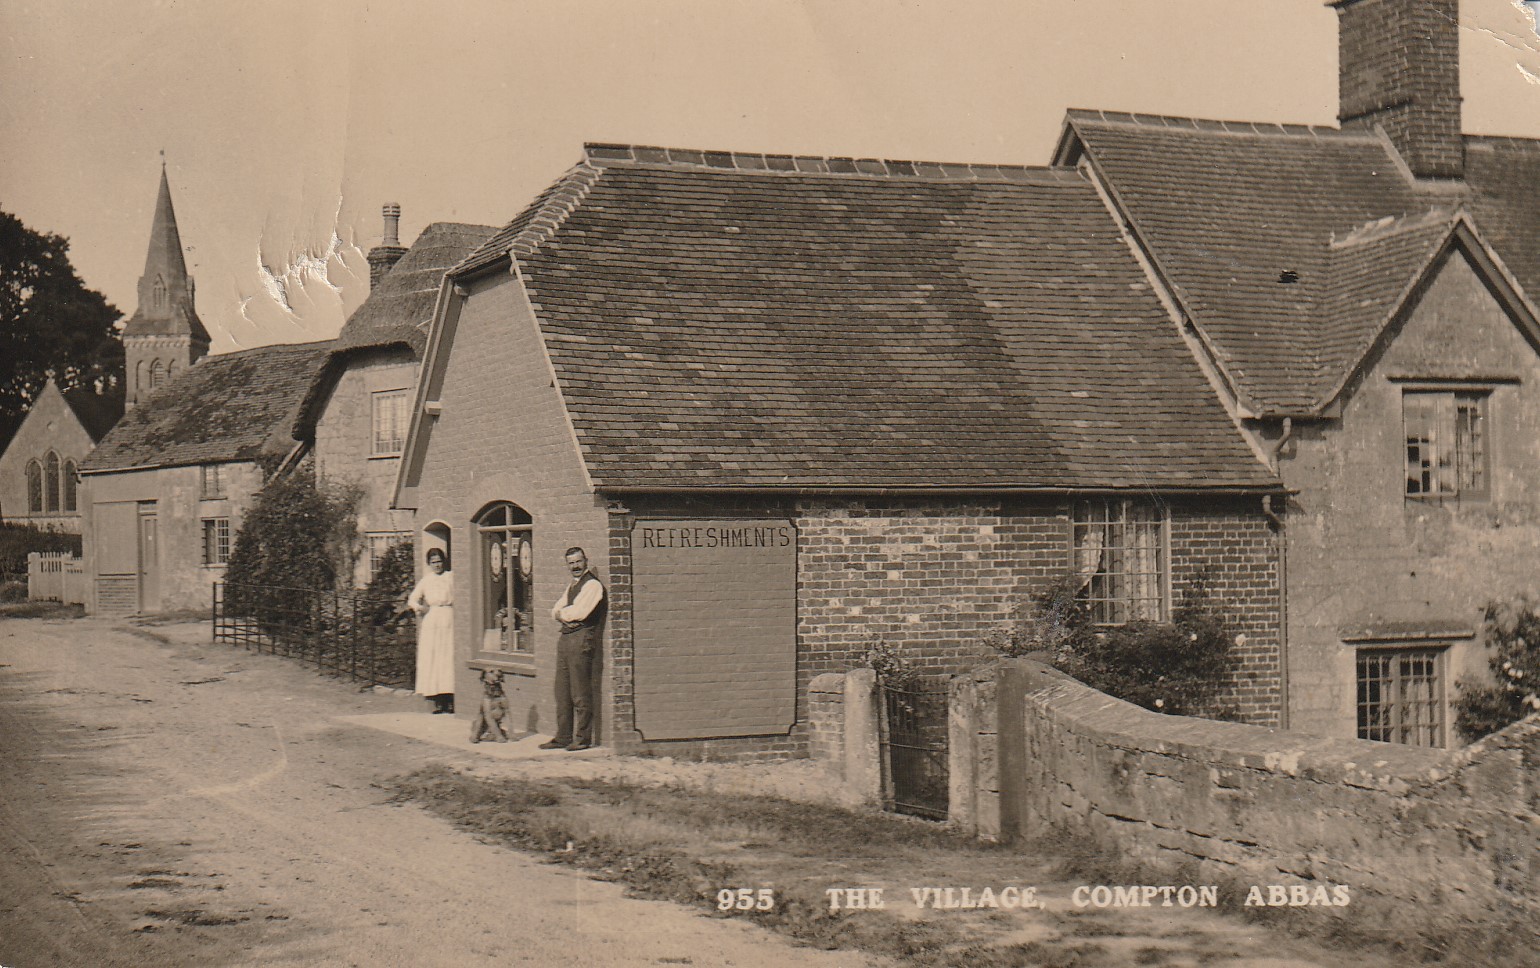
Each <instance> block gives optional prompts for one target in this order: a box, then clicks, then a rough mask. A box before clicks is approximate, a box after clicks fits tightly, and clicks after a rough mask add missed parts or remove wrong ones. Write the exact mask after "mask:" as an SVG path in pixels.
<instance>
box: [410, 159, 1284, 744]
mask: <svg viewBox="0 0 1540 968" xmlns="http://www.w3.org/2000/svg"><path fill="white" fill-rule="evenodd" d="M1264 456H1265V455H1264V454H1263V452H1262V451H1260V450H1258V449H1256V448H1254V447H1250V446H1248V445H1247V441H1246V438H1245V436H1244V435H1243V434H1242V433H1241V432H1240V431H1239V430H1238V428H1237V425H1236V422H1235V421H1234V420H1233V419H1232V418H1231V417H1230V416H1229V415H1227V414H1226V413H1225V410H1224V408H1223V406H1222V405H1221V403H1220V402H1219V400H1218V398H1217V396H1216V393H1215V388H1214V386H1213V385H1212V384H1211V374H1206V373H1205V372H1204V370H1203V368H1202V367H1201V366H1200V365H1199V363H1198V362H1197V361H1196V360H1195V358H1194V356H1193V353H1192V351H1191V350H1190V348H1189V347H1188V346H1187V345H1186V342H1185V338H1184V335H1183V334H1182V333H1181V332H1180V331H1179V329H1178V328H1177V327H1176V326H1175V325H1174V324H1173V321H1172V319H1171V317H1170V315H1169V313H1168V311H1167V309H1166V307H1165V306H1164V305H1163V304H1162V301H1161V298H1160V296H1159V293H1158V292H1157V290H1156V289H1155V288H1154V287H1153V286H1152V285H1151V284H1150V282H1149V280H1148V279H1147V277H1146V276H1145V274H1144V271H1143V269H1142V267H1141V265H1140V263H1139V261H1138V259H1137V258H1136V257H1135V254H1134V252H1133V251H1132V250H1131V249H1130V247H1129V245H1128V242H1127V240H1126V238H1125V237H1124V236H1123V234H1122V232H1121V231H1120V227H1119V224H1118V222H1117V221H1116V220H1115V219H1114V218H1113V217H1112V215H1111V214H1110V213H1109V211H1108V209H1107V207H1106V205H1105V204H1104V203H1103V201H1102V199H1101V198H1100V197H1099V195H1098V192H1097V187H1096V185H1095V184H1094V182H1093V181H1092V180H1091V177H1090V176H1089V174H1088V173H1086V172H1081V171H1076V170H1074V169H1068V168H1061V169H1045V168H1023V167H995V166H990V167H982V166H969V165H938V164H927V163H909V162H883V161H873V160H864V159H863V160H852V159H841V158H829V159H825V158H803V157H795V158H794V157H790V156H773V155H772V156H766V155H746V154H733V153H726V152H722V153H718V152H700V151H680V150H666V149H654V148H632V147H624V146H600V145H592V146H589V147H588V149H587V150H586V152H585V155H584V158H583V160H582V161H581V162H580V163H579V164H578V165H577V166H576V167H574V168H573V169H572V170H571V171H570V172H568V173H567V175H565V176H564V177H563V178H562V179H560V180H559V181H558V182H557V183H556V184H555V185H553V186H552V187H551V188H550V189H549V190H548V191H547V192H546V193H544V194H543V195H542V196H541V197H540V198H538V199H536V200H535V202H534V203H533V204H532V205H531V206H530V207H529V208H528V209H527V210H526V211H525V212H523V213H522V214H520V215H519V216H518V217H517V218H516V219H514V220H513V221H512V222H511V223H510V224H509V225H507V226H506V227H504V228H503V229H502V230H501V231H499V232H498V233H497V234H496V235H495V236H494V237H492V238H491V239H490V240H489V241H488V242H487V243H486V244H485V245H483V246H481V247H480V248H479V249H478V250H477V251H476V252H475V253H473V254H472V255H471V256H470V257H469V258H468V259H467V260H465V261H464V262H462V263H461V264H460V265H459V266H457V267H456V268H455V269H453V270H452V271H451V272H450V273H449V274H448V276H447V277H446V280H445V284H444V292H443V296H442V297H441V300H440V303H439V307H438V310H437V313H436V315H435V319H434V324H433V327H432V330H431V333H430V338H429V346H428V350H427V355H426V357H425V359H424V364H423V369H422V373H421V378H420V380H419V382H418V386H417V390H416V397H415V400H414V404H413V410H412V427H411V432H410V435H409V437H408V441H407V445H406V450H405V452H404V455H403V460H402V466H401V476H400V480H399V484H398V489H397V504H398V505H399V506H400V507H402V508H410V509H413V510H415V512H416V520H417V527H418V535H419V541H420V543H421V544H422V545H429V546H434V545H436V546H441V547H447V548H448V549H449V550H450V552H451V554H452V555H453V568H452V570H453V573H454V575H455V578H456V636H457V660H458V661H457V666H458V672H457V676H458V680H457V684H458V687H459V688H458V691H459V692H461V693H462V694H474V689H475V686H474V680H473V677H474V675H475V670H476V669H478V668H481V667H485V666H495V667H498V668H501V669H503V670H504V671H505V672H506V673H509V677H508V679H507V680H506V682H507V683H508V693H509V697H510V704H511V705H512V706H513V708H514V716H515V719H516V721H518V722H519V723H520V725H523V726H526V727H528V728H533V729H542V730H549V729H550V728H551V723H552V720H553V709H552V699H551V695H550V694H551V674H552V671H553V667H554V651H555V639H556V629H555V627H554V623H553V622H552V621H551V620H550V618H549V613H548V610H549V608H550V606H551V604H552V602H554V601H555V600H556V598H557V596H558V595H560V594H561V593H562V592H563V591H564V589H565V586H566V581H567V578H566V572H565V569H564V567H563V565H562V556H563V552H564V551H565V550H566V549H567V548H568V547H569V546H572V545H578V546H582V547H584V548H586V549H587V550H588V552H589V556H590V558H591V560H593V562H594V563H595V565H596V570H597V571H598V572H599V574H600V575H601V577H603V578H604V579H605V581H606V582H607V584H608V586H609V599H610V611H609V619H608V625H607V630H606V636H605V640H606V645H605V648H604V651H603V656H602V666H603V668H602V672H601V673H600V675H599V676H598V679H599V680H600V684H599V688H600V692H601V693H602V694H601V695H600V696H599V697H598V699H599V702H598V706H597V708H598V709H599V713H600V715H599V718H600V723H601V735H602V736H603V739H604V742H606V743H607V744H610V745H614V746H617V747H620V748H623V749H640V748H647V749H652V750H657V751H660V752H674V753H689V754H697V755H719V754H721V755H728V754H734V755H741V754H748V753H760V752H770V753H777V754H779V753H787V752H796V751H800V750H802V749H804V748H805V746H806V718H807V717H806V710H805V708H804V704H805V701H806V687H807V685H808V683H809V681H810V680H811V678H812V677H813V676H814V675H816V674H818V673H821V672H825V671H832V670H840V669H845V668H849V667H850V666H852V665H854V664H855V663H857V662H858V661H859V658H860V656H861V655H862V653H863V652H864V651H865V650H866V649H867V648H868V647H869V646H870V645H871V644H872V643H873V642H874V640H878V639H880V640H884V641H886V642H888V643H890V644H892V645H895V646H898V647H900V648H902V649H903V650H905V651H906V652H907V653H909V654H910V655H912V656H914V657H915V658H916V659H917V660H918V661H920V662H921V663H922V664H923V665H924V666H925V667H927V668H929V669H930V670H933V671H955V670H958V669H961V668H964V667H966V666H968V665H971V664H972V663H974V662H975V661H977V660H978V659H979V658H980V657H981V656H982V654H983V647H982V646H981V644H980V639H981V636H982V634H983V632H984V631H985V630H986V629H987V628H988V627H990V626H992V625H994V624H996V623H999V622H1001V621H1003V620H1005V619H1007V618H1008V617H1009V616H1010V615H1011V613H1012V611H1013V609H1014V608H1016V607H1017V606H1018V605H1019V604H1020V603H1021V602H1022V601H1023V600H1024V598H1025V596H1026V595H1027V593H1028V591H1029V589H1030V588H1031V587H1033V584H1034V583H1035V582H1037V581H1041V580H1045V579H1052V578H1057V577H1061V576H1064V575H1067V574H1071V573H1073V574H1078V575H1080V576H1081V578H1082V581H1083V582H1084V587H1085V588H1086V594H1087V595H1088V597H1089V599H1090V600H1091V602H1092V606H1093V608H1094V609H1095V610H1096V613H1097V615H1098V617H1099V618H1100V619H1101V620H1102V621H1106V622H1120V621H1126V620H1129V619H1133V618H1141V617H1147V618H1163V617H1165V616H1166V615H1168V614H1169V611H1170V609H1171V607H1172V604H1173V602H1174V601H1176V600H1179V599H1180V597H1181V595H1182V593H1183V591H1184V590H1185V589H1186V588H1188V587H1190V586H1191V584H1192V582H1193V581H1194V580H1195V579H1196V578H1198V577H1199V576H1200V575H1202V576H1203V577H1204V578H1205V579H1206V580H1207V581H1209V583H1210V584H1211V585H1212V587H1213V589H1214V591H1215V593H1216V599H1217V602H1218V604H1219V606H1220V607H1221V608H1222V609H1223V610H1224V611H1225V613H1226V614H1227V616H1228V617H1229V619H1230V621H1231V623H1232V625H1233V627H1234V628H1236V630H1237V631H1243V632H1245V633H1246V639H1245V641H1244V646H1243V647H1242V649H1241V654H1242V663H1241V670H1240V672H1239V673H1238V675H1237V677H1236V680H1235V682H1234V683H1233V684H1232V686H1233V688H1232V698H1233V699H1234V700H1235V701H1236V702H1237V704H1238V705H1239V706H1240V708H1241V709H1242V710H1243V711H1244V713H1245V714H1246V715H1247V716H1248V717H1249V718H1251V719H1252V720H1254V721H1257V722H1263V723H1271V722H1275V721H1276V720H1277V718H1278V716H1279V714H1280V702H1281V689H1282V682H1281V667H1280V660H1281V649H1280V641H1279V639H1278V628H1279V624H1280V610H1281V607H1282V604H1281V600H1280V596H1279V573H1278V572H1279V564H1280V562H1279V550H1278V542H1279V538H1278V533H1277V530H1276V524H1275V519H1274V517H1273V515H1272V514H1271V511H1270V507H1271V502H1272V501H1273V500H1274V499H1276V498H1279V497H1281V496H1282V488H1281V485H1280V482H1279V480H1278V479H1277V477H1276V476H1275V475H1274V474H1272V473H1271V472H1270V471H1269V470H1268V469H1267V467H1266V466H1265V461H1264Z"/></svg>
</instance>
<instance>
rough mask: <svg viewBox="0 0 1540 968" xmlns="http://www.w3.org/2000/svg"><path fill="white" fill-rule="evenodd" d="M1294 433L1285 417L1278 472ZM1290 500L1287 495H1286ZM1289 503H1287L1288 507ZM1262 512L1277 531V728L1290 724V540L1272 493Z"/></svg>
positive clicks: (1276, 457)
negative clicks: (1282, 457)
mask: <svg viewBox="0 0 1540 968" xmlns="http://www.w3.org/2000/svg"><path fill="white" fill-rule="evenodd" d="M1293 435H1294V419H1293V418H1292V417H1284V418H1283V433H1282V434H1280V435H1279V436H1278V443H1277V444H1275V445H1273V451H1272V454H1271V455H1270V458H1271V463H1272V465H1273V473H1274V474H1277V473H1278V461H1279V458H1280V456H1281V455H1282V453H1283V446H1284V444H1287V443H1288V442H1289V438H1290V437H1292V436H1293ZM1285 501H1287V499H1285ZM1286 508H1287V504H1285V509H1286ZM1262 514H1263V515H1264V516H1265V517H1266V518H1267V520H1268V521H1270V522H1272V525H1273V527H1274V529H1276V532H1277V535H1278V589H1279V593H1278V728H1279V729H1288V728H1289V541H1288V531H1286V530H1285V529H1284V526H1283V516H1282V515H1281V514H1279V513H1278V511H1277V510H1274V508H1273V495H1271V494H1264V495H1263V496H1262Z"/></svg>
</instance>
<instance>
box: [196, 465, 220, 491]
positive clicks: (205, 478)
mask: <svg viewBox="0 0 1540 968" xmlns="http://www.w3.org/2000/svg"><path fill="white" fill-rule="evenodd" d="M198 470H199V482H200V484H201V485H202V486H201V488H200V490H201V492H202V495H203V496H204V497H208V498H216V497H224V496H225V465H223V464H203V465H201V466H200V467H199V468H198Z"/></svg>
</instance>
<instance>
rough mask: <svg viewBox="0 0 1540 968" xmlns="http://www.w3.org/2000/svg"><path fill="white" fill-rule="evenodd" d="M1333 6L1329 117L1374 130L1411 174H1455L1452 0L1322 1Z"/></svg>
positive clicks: (1455, 14)
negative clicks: (1332, 107) (1334, 60)
mask: <svg viewBox="0 0 1540 968" xmlns="http://www.w3.org/2000/svg"><path fill="white" fill-rule="evenodd" d="M1327 5H1328V6H1331V7H1335V8H1336V10H1337V29H1338V32H1337V50H1338V65H1337V83H1338V94H1339V100H1340V108H1339V110H1338V113H1337V118H1338V120H1339V121H1341V123H1342V127H1343V128H1345V129H1353V128H1357V129H1367V130H1373V129H1374V128H1375V127H1381V128H1383V129H1384V130H1385V133H1386V134H1387V135H1388V136H1389V137H1390V141H1391V143H1392V144H1394V145H1395V146H1396V150H1397V151H1399V152H1400V153H1401V158H1402V159H1403V160H1404V161H1405V162H1406V165H1407V167H1408V168H1410V169H1411V170H1412V174H1414V175H1416V176H1417V177H1418V178H1461V177H1463V176H1464V174H1465V140H1464V137H1463V134H1462V132H1461V129H1460V2H1459V0H1327Z"/></svg>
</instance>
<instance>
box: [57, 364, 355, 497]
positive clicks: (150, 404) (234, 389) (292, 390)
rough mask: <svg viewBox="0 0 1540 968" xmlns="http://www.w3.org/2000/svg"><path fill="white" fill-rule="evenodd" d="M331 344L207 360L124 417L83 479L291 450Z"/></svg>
mask: <svg viewBox="0 0 1540 968" xmlns="http://www.w3.org/2000/svg"><path fill="white" fill-rule="evenodd" d="M331 348H332V342H331V341H330V340H327V341H324V342H318V343H295V344H289V345H281V346H262V347H258V348H257V349H250V350H243V351H241V352H239V353H224V354H220V355H218V356H207V357H204V358H203V359H201V360H199V361H198V362H197V363H196V364H194V365H192V366H190V367H188V368H187V369H186V370H184V371H183V372H181V373H179V374H177V376H176V377H175V379H173V380H172V381H171V382H169V383H168V384H166V385H165V386H164V387H161V388H160V389H159V390H157V391H156V392H155V394H154V395H153V396H151V397H150V399H149V400H148V401H146V402H144V403H141V404H140V405H138V406H137V407H134V408H133V409H131V410H129V411H128V413H126V414H124V416H123V419H122V420H120V421H119V422H118V425H117V426H116V427H114V428H113V429H112V431H111V432H110V433H108V434H107V436H106V437H105V438H104V439H103V440H102V442H101V443H100V444H98V445H97V447H96V449H95V450H93V451H92V452H91V454H90V456H88V457H87V458H86V459H85V461H83V462H82V464H81V467H80V471H81V473H82V474H93V473H103V472H107V471H121V470H129V469H137V468H151V467H175V466H179V465H185V464H210V463H220V462H229V461H252V460H257V459H258V458H259V457H263V456H269V455H270V456H281V455H283V454H285V453H287V452H288V451H289V450H290V449H291V448H292V447H293V445H294V441H293V440H292V438H291V437H290V435H289V430H290V428H291V427H292V425H293V420H294V413H295V410H296V409H297V407H298V406H299V402H300V400H301V398H302V397H303V396H304V393H305V389H306V388H307V387H308V386H309V385H310V381H311V379H312V378H313V377H314V375H315V372H316V369H317V368H318V367H319V366H320V364H321V361H322V360H323V359H325V357H326V354H327V353H328V352H330V350H331Z"/></svg>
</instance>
